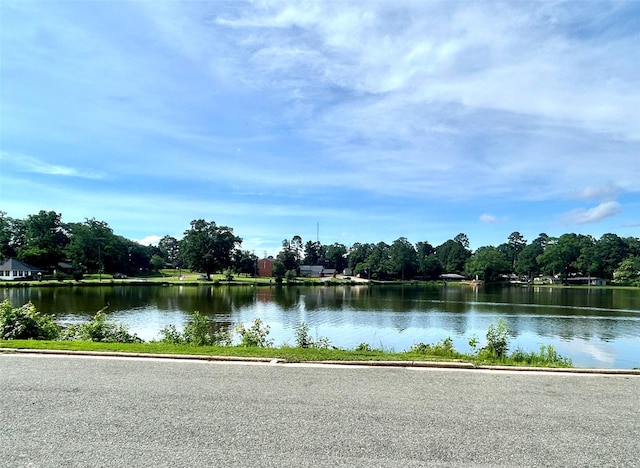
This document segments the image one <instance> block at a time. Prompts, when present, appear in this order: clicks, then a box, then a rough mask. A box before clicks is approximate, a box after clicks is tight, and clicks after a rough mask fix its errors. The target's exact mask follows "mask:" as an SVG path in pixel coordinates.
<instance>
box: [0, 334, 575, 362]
mask: <svg viewBox="0 0 640 468" xmlns="http://www.w3.org/2000/svg"><path fill="white" fill-rule="evenodd" d="M0 348H7V349H32V350H61V351H91V352H119V353H135V354H169V355H197V356H219V357H249V358H263V359H278V360H283V361H286V362H295V363H298V362H322V361H337V362H340V361H345V362H346V361H356V362H362V363H366V362H369V361H395V362H407V363H408V362H413V361H415V362H438V363H445V362H451V363H467V364H471V365H474V366H480V365H501V366H533V367H545V368H569V367H572V366H571V365H570V363H566V362H559V361H554V362H548V361H545V359H544V358H543V356H541V355H540V354H539V353H532V354H533V355H536V356H537V359H535V358H534V359H531V360H516V359H514V358H511V357H504V358H495V357H491V356H481V357H480V356H476V355H466V354H462V353H458V352H455V351H454V352H452V353H450V354H449V355H446V356H442V355H438V354H430V353H428V352H427V353H422V352H415V351H405V352H387V351H384V350H360V351H359V350H342V349H321V348H297V347H288V346H283V347H267V348H263V347H244V346H193V345H176V344H170V343H163V342H150V343H99V342H92V341H47V340H0Z"/></svg>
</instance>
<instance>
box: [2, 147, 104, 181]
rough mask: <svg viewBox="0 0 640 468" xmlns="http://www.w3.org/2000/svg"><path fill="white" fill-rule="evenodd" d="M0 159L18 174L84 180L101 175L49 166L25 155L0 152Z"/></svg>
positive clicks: (61, 166) (59, 166) (53, 165)
mask: <svg viewBox="0 0 640 468" xmlns="http://www.w3.org/2000/svg"><path fill="white" fill-rule="evenodd" d="M0 159H1V160H2V162H3V164H8V165H11V166H13V167H15V168H16V169H17V170H18V171H20V172H31V173H35V174H44V175H51V176H62V177H79V178H84V179H100V178H102V177H104V175H103V174H100V173H96V172H91V171H85V170H83V169H78V168H74V167H69V166H63V165H57V164H50V163H47V162H45V161H43V160H41V159H38V158H35V157H33V156H28V155H25V154H17V153H8V152H5V151H2V152H0Z"/></svg>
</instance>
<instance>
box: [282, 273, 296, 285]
mask: <svg viewBox="0 0 640 468" xmlns="http://www.w3.org/2000/svg"><path fill="white" fill-rule="evenodd" d="M296 277H297V272H296V270H287V272H286V273H285V274H284V279H285V280H286V281H287V283H293V282H294V281H295V280H296Z"/></svg>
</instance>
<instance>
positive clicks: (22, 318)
mask: <svg viewBox="0 0 640 468" xmlns="http://www.w3.org/2000/svg"><path fill="white" fill-rule="evenodd" d="M269 329H270V327H269V325H268V324H266V323H264V322H262V320H261V319H255V320H254V321H253V322H250V323H238V324H235V326H234V327H231V328H227V329H222V328H219V327H218V326H217V325H216V324H214V323H212V322H211V321H210V320H209V319H208V318H207V317H206V316H204V315H201V314H200V313H199V312H197V311H195V312H193V314H192V316H191V318H190V319H189V321H188V323H187V324H186V326H185V327H184V329H183V330H178V329H177V328H176V327H175V326H174V325H169V326H167V327H165V328H163V329H162V330H161V331H160V335H161V338H160V339H159V340H153V341H150V342H144V341H143V340H142V339H140V338H139V337H138V336H136V335H135V334H131V333H129V331H128V330H127V328H126V327H125V326H124V325H122V324H120V323H118V322H115V321H112V320H109V319H108V317H107V315H106V314H105V313H104V312H101V311H99V312H97V313H96V314H95V316H94V317H93V319H92V320H91V321H89V322H85V323H82V324H78V325H70V326H68V327H66V328H64V327H62V326H60V325H59V324H57V323H56V322H55V320H54V317H53V316H51V315H47V314H43V313H40V312H39V311H37V310H36V307H35V306H34V305H33V304H32V303H31V302H29V303H27V304H24V305H22V306H20V307H13V306H12V305H11V304H10V302H9V301H8V300H5V301H3V302H1V303H0V348H13V349H48V350H66V351H102V352H107V351H108V352H124V353H142V354H165V355H171V354H175V355H200V356H218V357H221V356H226V357H244V358H268V359H270V360H274V359H275V360H278V361H285V362H326V361H335V362H340V361H345V362H346V361H358V362H362V363H366V362H375V361H380V362H382V361H385V362H390V361H397V362H405V363H407V362H414V361H415V362H443V363H446V362H449V363H457V364H468V365H471V366H472V367H476V366H487V365H489V366H496V365H498V366H526V367H549V368H572V367H573V365H572V362H571V359H569V358H566V357H563V356H561V355H559V354H558V353H557V352H556V350H555V349H554V347H553V346H552V345H542V346H540V349H539V351H524V350H521V349H519V348H517V349H515V350H510V348H509V329H508V326H507V324H506V322H504V321H503V320H502V319H499V320H498V323H497V324H491V325H489V328H488V330H487V333H486V345H485V346H484V347H479V339H478V337H477V336H475V335H474V336H471V337H470V338H469V347H470V351H469V352H460V351H458V350H456V349H455V348H454V347H453V342H452V340H451V338H449V337H447V338H445V339H443V340H442V341H439V342H437V343H435V344H429V343H416V344H414V345H413V346H411V348H410V349H408V350H404V351H399V352H398V351H395V350H390V349H384V348H383V347H380V348H374V347H372V346H371V345H370V344H368V343H360V344H359V345H357V346H356V347H355V348H354V349H343V348H339V347H337V346H334V345H332V343H331V342H330V341H329V339H328V338H325V337H314V336H312V335H311V334H310V333H309V327H308V325H307V324H306V323H305V322H302V323H300V324H299V325H298V326H297V328H296V329H295V336H294V337H293V338H294V341H295V344H293V345H291V344H289V343H282V344H280V345H279V346H274V342H273V340H271V339H270V338H269Z"/></svg>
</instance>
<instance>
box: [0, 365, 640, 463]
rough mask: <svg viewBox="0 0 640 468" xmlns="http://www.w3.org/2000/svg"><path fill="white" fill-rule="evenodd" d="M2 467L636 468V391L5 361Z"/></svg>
mask: <svg viewBox="0 0 640 468" xmlns="http://www.w3.org/2000/svg"><path fill="white" fill-rule="evenodd" d="M0 466H2V467H11V468H16V467H25V466H34V467H58V466H83V467H85V466H86V467H112V466H113V467H115V466H117V467H124V466H127V467H128V466H153V467H161V466H172V467H182V466H207V467H209V466H210V467H341V466H344V467H368V468H370V467H417V466H452V467H454V466H455V467H460V466H491V467H497V466H509V467H523V466H528V467H538V466H572V467H582V466H593V467H604V466H611V467H622V466H640V377H638V376H615V375H613V376H612V375H609V376H606V375H567V374H547V373H542V374H541V373H531V374H529V373H512V372H495V371H468V370H467V371H465V370H437V369H404V368H361V367H320V366H294V365H282V364H271V365H264V364H263V365H247V364H229V363H212V362H190V361H169V360H154V359H132V358H126V359H105V358H89V357H62V356H25V355H11V354H5V355H0Z"/></svg>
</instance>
